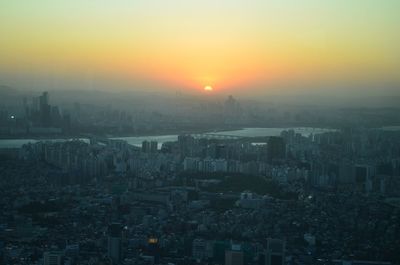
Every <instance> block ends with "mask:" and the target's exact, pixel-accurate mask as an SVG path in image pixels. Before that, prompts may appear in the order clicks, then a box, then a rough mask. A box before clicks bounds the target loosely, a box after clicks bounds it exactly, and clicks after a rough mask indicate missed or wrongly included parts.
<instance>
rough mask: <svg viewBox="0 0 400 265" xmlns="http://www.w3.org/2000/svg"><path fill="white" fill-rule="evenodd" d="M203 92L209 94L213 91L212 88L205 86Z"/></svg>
mask: <svg viewBox="0 0 400 265" xmlns="http://www.w3.org/2000/svg"><path fill="white" fill-rule="evenodd" d="M204 91H206V92H211V91H213V88H212V86H205V87H204Z"/></svg>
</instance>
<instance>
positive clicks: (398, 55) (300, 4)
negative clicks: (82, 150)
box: [0, 0, 400, 92]
mask: <svg viewBox="0 0 400 265" xmlns="http://www.w3.org/2000/svg"><path fill="white" fill-rule="evenodd" d="M399 10H400V2H399V1H391V0H386V1H372V0H365V1H344V0H338V1H317V0H303V1H294V0H279V1H278V0H275V1H263V0H254V1H244V0H243V1H239V0H221V1H212V0H202V1H200V0H199V1H197V0H193V1H179V0H171V1H161V0H159V1H155V0H142V1H127V0H121V1H106V0H99V1H78V0H72V1H71V0H70V1H66V0H65V1H62V0H60V1H50V0H37V1H23V2H21V1H2V2H1V3H0V43H1V45H0V58H1V60H0V67H1V71H2V72H1V73H0V74H2V75H1V78H2V79H3V80H5V81H7V80H9V79H10V78H9V76H11V75H10V73H15V72H20V73H30V74H33V75H35V74H37V73H49V74H48V75H57V76H73V75H76V76H87V73H90V76H94V77H96V76H101V77H104V76H110V77H113V78H117V79H118V78H123V79H129V80H130V81H131V82H132V86H133V87H135V86H140V85H141V84H144V83H146V84H148V85H147V86H146V87H149V89H150V88H153V89H163V88H164V89H169V88H171V87H177V88H180V89H186V90H187V91H196V90H199V89H200V90H201V89H202V88H203V87H204V86H206V85H211V86H213V87H214V89H215V90H217V91H227V92H229V91H230V90H234V88H235V89H238V88H242V89H244V88H245V89H246V90H248V91H251V90H262V89H267V88H268V87H270V86H273V85H275V84H282V83H289V84H290V83H301V84H304V85H308V84H313V83H314V84H319V83H320V82H322V84H323V83H324V82H328V83H332V82H344V81H346V80H351V81H355V80H363V81H364V82H366V80H373V81H376V80H389V81H392V82H398V81H399V77H398V76H399V75H398V72H399V70H400V51H399V49H400V48H399V47H400V28H399V27H400V16H398V11H399ZM72 73H73V74H72ZM44 76H46V74H44ZM0 81H1V80H0Z"/></svg>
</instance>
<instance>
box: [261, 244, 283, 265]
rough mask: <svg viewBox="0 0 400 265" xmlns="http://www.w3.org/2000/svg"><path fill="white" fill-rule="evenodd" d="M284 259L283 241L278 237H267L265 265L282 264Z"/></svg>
mask: <svg viewBox="0 0 400 265" xmlns="http://www.w3.org/2000/svg"><path fill="white" fill-rule="evenodd" d="M284 261H285V242H284V241H282V240H280V239H273V238H268V242H267V250H266V252H265V265H283V262H284Z"/></svg>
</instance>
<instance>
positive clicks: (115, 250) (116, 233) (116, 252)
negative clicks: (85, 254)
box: [107, 223, 122, 264]
mask: <svg viewBox="0 0 400 265" xmlns="http://www.w3.org/2000/svg"><path fill="white" fill-rule="evenodd" d="M107 243H108V246H107V255H108V257H109V258H110V259H111V261H112V264H119V263H120V262H121V259H122V226H121V224H118V223H114V224H111V225H110V226H109V227H108V242H107Z"/></svg>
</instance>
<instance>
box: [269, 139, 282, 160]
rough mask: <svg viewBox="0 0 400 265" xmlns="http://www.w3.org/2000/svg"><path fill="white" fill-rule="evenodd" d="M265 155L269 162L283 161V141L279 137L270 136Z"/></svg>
mask: <svg viewBox="0 0 400 265" xmlns="http://www.w3.org/2000/svg"><path fill="white" fill-rule="evenodd" d="M267 155H268V159H269V160H274V159H284V158H285V157H286V143H285V140H284V139H283V138H282V137H279V136H271V137H270V138H269V139H268V144H267Z"/></svg>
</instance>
